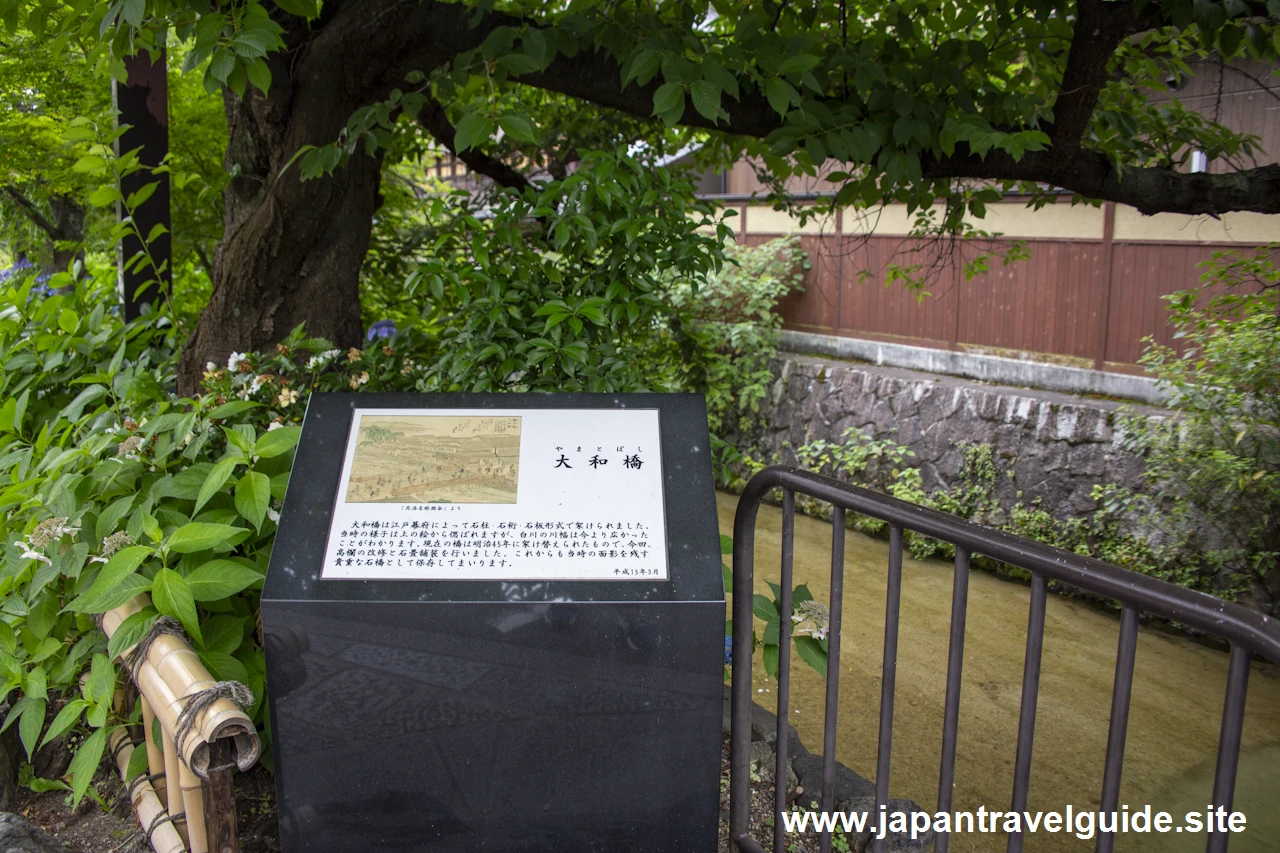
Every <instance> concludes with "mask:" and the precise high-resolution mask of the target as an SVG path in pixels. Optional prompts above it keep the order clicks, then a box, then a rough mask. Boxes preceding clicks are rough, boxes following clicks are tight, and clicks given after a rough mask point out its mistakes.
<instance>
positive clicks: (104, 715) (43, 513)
mask: <svg viewBox="0 0 1280 853" xmlns="http://www.w3.org/2000/svg"><path fill="white" fill-rule="evenodd" d="M100 280H103V281H105V280H107V279H106V276H105V274H104V275H103V276H102V277H101V279H100ZM52 284H54V285H55V286H59V285H61V286H69V285H74V291H73V292H71V293H68V294H65V295H54V296H51V297H49V298H47V299H42V298H33V296H32V294H31V292H30V291H31V287H30V285H29V284H28V285H26V286H23V287H21V288H9V289H7V290H6V291H5V292H4V293H3V297H2V298H3V299H4V301H5V303H6V304H8V305H10V306H12V307H11V308H10V309H9V310H8V311H7V312H6V313H5V316H4V317H3V318H2V319H0V349H2V350H3V351H5V352H7V353H8V356H7V359H6V361H5V362H4V365H3V368H4V369H3V372H2V373H0V472H3V473H4V475H5V483H4V488H3V491H0V508H3V510H4V514H5V521H4V560H3V567H2V569H0V596H3V604H2V605H0V610H2V611H3V614H2V618H0V667H3V673H4V677H5V685H4V696H5V698H6V699H12V695H13V693H14V691H18V692H19V693H20V697H19V698H17V699H16V700H15V701H12V703H11V706H10V710H9V714H8V717H7V718H6V720H5V726H6V727H7V726H9V725H13V724H14V723H15V722H17V724H18V726H19V733H20V736H21V740H22V743H23V746H24V747H25V749H26V751H27V753H28V755H31V754H32V753H33V752H34V750H35V749H36V748H37V746H38V745H40V744H42V743H44V742H48V741H49V740H51V739H52V738H54V737H56V736H58V735H60V734H63V733H65V732H67V731H68V730H70V729H71V728H72V727H74V726H76V725H79V724H80V723H79V718H80V716H81V714H84V715H85V721H86V723H87V724H88V726H89V727H90V728H91V729H92V730H93V733H92V734H91V735H90V736H89V738H88V739H87V740H86V741H85V745H84V746H82V747H81V751H82V752H84V751H85V750H88V752H84V757H83V758H80V757H77V763H76V764H73V765H72V786H73V788H74V794H75V796H76V798H77V799H78V798H79V797H80V796H83V795H84V793H85V790H86V786H87V785H88V780H89V779H90V778H91V776H92V772H93V769H94V768H96V766H97V760H98V758H100V757H101V749H102V747H103V744H104V743H105V737H106V730H107V728H109V727H110V726H112V725H116V724H118V723H119V722H120V721H118V720H114V719H112V718H111V715H110V714H109V713H108V709H109V706H110V701H111V698H112V693H111V691H110V690H106V686H107V685H109V684H114V682H115V680H116V673H115V668H114V666H113V665H112V663H111V661H112V660H114V658H115V657H116V655H117V654H118V653H119V651H120V650H121V649H124V648H127V647H128V646H130V645H132V644H133V643H134V642H136V641H137V640H138V639H139V638H140V637H142V636H143V635H144V634H145V633H146V632H147V631H148V630H149V629H150V627H151V625H152V624H153V623H154V622H155V620H156V619H157V618H158V617H159V616H161V615H165V616H171V617H173V618H175V619H177V620H178V621H179V622H181V623H182V625H183V627H184V628H185V629H186V632H187V634H188V635H189V637H190V638H191V640H192V643H193V646H194V648H195V650H196V651H197V653H198V654H199V655H200V657H201V659H202V660H203V661H204V663H205V665H206V666H207V667H208V668H209V670H210V672H211V673H213V674H214V675H215V676H216V677H218V678H219V679H222V680H234V681H240V682H242V683H244V684H245V685H246V686H248V687H249V688H250V690H251V691H252V692H253V695H254V703H253V705H252V706H251V707H250V708H247V709H246V710H247V711H249V712H250V714H251V715H252V716H253V718H254V720H255V722H256V723H258V724H259V726H260V727H261V724H262V723H263V721H264V710H263V709H264V705H263V699H264V693H265V690H264V688H265V685H264V676H263V659H262V648H261V638H260V637H259V636H258V635H257V628H256V614H257V607H258V590H259V589H260V586H261V582H262V578H263V575H264V573H265V571H266V567H267V561H268V558H269V556H270V552H271V545H272V542H273V540H274V536H275V521H276V519H277V518H278V517H279V516H278V510H279V506H280V501H281V500H282V498H283V496H284V489H285V485H286V483H287V481H288V477H289V467H290V464H291V461H292V455H293V447H294V444H295V443H296V442H297V439H298V433H299V427H298V426H297V424H298V423H299V422H300V420H301V417H302V413H303V411H304V410H305V407H306V401H307V396H308V395H309V393H310V392H311V391H312V390H313V389H323V390H338V389H347V390H350V389H351V388H353V387H355V388H360V389H362V390H363V389H368V390H384V389H393V388H396V389H404V388H410V387H412V386H413V384H414V383H415V382H416V381H417V376H416V375H415V374H414V371H415V364H414V362H413V360H412V359H410V358H407V357H405V355H404V353H406V352H407V348H408V347H410V346H412V343H413V341H412V338H411V337H405V336H402V337H400V338H397V339H392V340H390V341H382V342H379V344H378V345H376V346H372V347H370V348H369V349H368V350H365V351H360V350H351V351H344V352H338V351H336V350H332V349H331V348H330V347H329V345H328V343H327V342H325V341H322V340H308V339H306V338H304V337H303V335H302V333H301V331H300V330H299V331H296V332H295V333H294V334H293V335H292V336H291V337H290V338H289V340H287V341H286V342H284V343H283V344H281V345H280V346H279V347H278V348H277V350H276V351H275V352H273V353H271V354H270V355H256V354H249V355H244V354H234V355H233V356H232V357H231V359H230V361H229V364H228V365H221V366H219V365H211V366H210V368H211V369H210V370H209V372H208V373H207V374H206V377H205V379H206V384H207V388H206V391H207V393H204V394H202V395H201V396H199V397H197V398H194V399H179V398H177V397H176V396H175V395H174V394H173V392H172V390H171V389H172V387H173V367H174V362H175V358H174V356H175V354H176V348H175V347H174V336H173V329H172V326H171V325H170V324H169V322H168V318H167V316H165V315H163V314H160V315H148V316H145V317H143V318H142V319H141V320H138V321H135V322H133V323H130V324H125V323H123V322H121V321H120V320H119V319H118V317H117V316H116V310H117V309H116V308H115V307H114V306H111V304H110V303H111V302H112V301H113V300H114V298H115V295H114V293H113V292H111V290H110V289H109V288H106V287H102V286H99V285H95V284H92V283H91V282H89V281H87V280H84V281H80V282H72V281H71V280H70V276H69V275H66V274H63V275H62V276H60V277H56V278H55V280H54V281H53V282H52ZM398 347H400V349H398ZM141 592H149V593H150V594H151V598H152V601H153V605H152V606H151V607H148V608H146V609H145V610H143V611H142V612H141V613H139V614H136V615H135V616H132V617H130V618H129V619H128V620H127V621H126V622H125V623H124V625H122V626H121V628H120V629H119V631H117V633H116V634H115V635H114V636H113V637H112V642H111V643H110V645H108V644H107V642H106V639H105V637H104V636H103V634H102V632H101V631H100V630H99V628H98V626H97V623H96V621H95V616H97V615H99V614H101V613H103V612H105V611H106V610H109V609H112V608H114V607H117V606H119V605H120V604H123V603H124V602H125V601H127V600H129V599H131V598H133V597H134V596H136V595H137V594H138V593H141ZM88 665H92V669H93V673H94V677H93V679H92V680H91V681H90V682H89V683H88V684H86V685H85V686H84V687H80V686H79V684H78V681H77V679H78V677H79V675H80V672H81V671H82V670H83V669H84V668H85V667H86V666H88ZM104 691H106V692H104ZM77 692H79V697H78V698H75V697H76V694H77ZM59 702H65V704H64V705H63V709H64V712H63V713H60V714H59V715H58V716H57V718H56V719H55V720H54V722H53V723H52V724H51V725H50V727H49V728H48V729H47V730H46V729H45V728H44V723H45V716H46V707H47V705H48V704H49V703H55V704H56V703H59ZM42 733H43V737H41V735H42ZM99 733H101V734H99ZM265 734H266V733H265V732H264V735H265ZM95 752H96V753H97V754H96V755H94V754H93V753H95ZM266 755H267V757H268V760H269V752H268V753H266Z"/></svg>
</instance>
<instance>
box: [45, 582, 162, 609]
mask: <svg viewBox="0 0 1280 853" xmlns="http://www.w3.org/2000/svg"><path fill="white" fill-rule="evenodd" d="M149 589H151V581H149V580H147V579H146V578H144V577H142V575H127V576H125V578H124V579H123V580H121V581H120V582H119V583H118V584H116V586H115V587H113V588H111V589H108V590H105V591H103V592H102V593H101V594H99V595H94V596H92V597H90V596H89V594H88V593H86V594H85V595H82V596H80V597H79V598H77V599H76V600H75V601H73V602H71V603H70V604H68V605H67V606H66V607H64V608H63V609H64V610H67V611H69V612H71V613H106V612H107V611H108V610H114V609H115V608H117V607H119V606H120V605H121V604H124V603H125V602H126V601H128V600H129V599H131V598H133V597H134V596H136V595H139V594H141V593H144V592H146V591H147V590H149Z"/></svg>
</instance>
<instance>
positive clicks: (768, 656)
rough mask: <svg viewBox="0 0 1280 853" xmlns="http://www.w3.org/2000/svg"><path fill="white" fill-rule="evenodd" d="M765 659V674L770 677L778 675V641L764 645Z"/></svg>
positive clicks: (763, 655)
mask: <svg viewBox="0 0 1280 853" xmlns="http://www.w3.org/2000/svg"><path fill="white" fill-rule="evenodd" d="M762 657H763V660H764V672H765V675H767V676H769V677H770V678H777V677H778V646H777V644H776V643H774V644H771V645H767V646H765V647H764V652H763V654H762Z"/></svg>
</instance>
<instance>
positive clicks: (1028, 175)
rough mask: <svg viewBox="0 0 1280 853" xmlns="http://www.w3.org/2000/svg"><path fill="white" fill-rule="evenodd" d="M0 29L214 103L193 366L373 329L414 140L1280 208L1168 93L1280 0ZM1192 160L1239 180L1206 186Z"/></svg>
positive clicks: (290, 8)
mask: <svg viewBox="0 0 1280 853" xmlns="http://www.w3.org/2000/svg"><path fill="white" fill-rule="evenodd" d="M0 20H3V21H4V23H5V26H6V27H7V28H8V31H9V32H10V33H11V34H13V33H19V32H22V33H30V34H31V36H32V37H34V38H36V39H40V40H43V41H45V42H47V43H48V44H49V45H50V46H51V48H52V49H55V50H56V49H66V50H70V49H73V48H74V49H82V50H86V51H88V53H89V54H90V55H91V56H92V57H94V58H95V61H97V62H99V63H102V64H104V65H105V66H107V67H110V68H112V69H114V70H115V71H116V73H120V69H121V68H122V66H121V64H120V57H122V56H124V55H127V54H129V53H130V52H134V51H138V50H153V49H155V48H157V47H158V46H159V45H160V44H161V43H162V42H163V41H164V40H165V39H166V38H167V39H168V41H169V43H170V44H173V43H174V42H181V43H182V44H183V45H184V50H185V51H186V54H185V62H184V67H185V68H186V69H188V70H191V71H194V72H196V73H199V74H201V75H202V79H203V83H204V86H205V88H206V89H207V90H209V91H210V92H216V91H219V90H221V91H222V93H223V99H224V105H225V110H226V116H227V126H228V143H227V150H226V158H225V164H224V165H225V167H226V170H227V172H228V181H227V184H226V188H225V191H224V203H225V212H224V217H223V221H224V224H225V227H226V230H225V233H224V236H223V239H222V243H221V245H220V246H219V249H218V251H217V254H216V257H215V258H214V261H213V264H214V267H215V269H214V288H213V295H212V301H211V303H210V306H209V308H207V309H206V311H205V319H202V321H201V323H200V326H199V328H198V329H197V332H196V336H195V339H194V340H193V342H192V345H191V346H190V347H189V349H190V350H191V353H192V355H191V358H190V359H189V360H188V362H187V363H186V365H185V371H184V372H185V373H186V374H187V375H192V373H193V371H195V370H196V369H197V368H198V366H199V365H201V364H203V362H204V360H205V359H206V358H221V357H224V356H225V354H226V353H227V352H229V351H231V350H234V349H246V348H252V347H256V346H261V345H264V344H267V343H270V342H272V341H274V340H278V339H279V338H280V337H282V336H283V335H285V334H287V332H288V330H289V329H290V328H291V327H292V325H293V324H294V323H296V322H297V321H304V320H305V321H306V322H307V323H308V326H309V328H311V329H312V331H314V332H316V333H320V334H324V335H326V336H328V337H330V338H333V339H334V340H336V341H338V342H339V343H344V344H345V343H348V342H351V341H352V340H353V338H355V337H356V336H358V334H359V331H360V330H359V312H358V307H357V308H356V309H355V310H354V311H353V310H352V308H351V305H353V304H355V305H357V306H358V293H357V292H356V290H355V278H356V276H357V274H358V272H359V269H360V263H361V259H362V258H363V256H364V253H365V251H366V248H367V246H368V243H369V234H370V227H371V226H370V221H371V220H372V218H373V216H374V212H375V211H376V210H377V208H378V205H379V203H380V195H379V174H380V171H381V169H382V167H383V166H384V164H386V163H388V162H390V161H392V160H394V159H395V158H396V156H397V152H398V151H400V150H402V149H403V139H404V135H405V133H406V129H411V130H412V131H413V132H415V133H423V132H425V134H427V135H428V137H429V138H432V139H434V140H435V141H436V142H437V143H438V144H439V145H441V146H444V147H446V148H448V149H450V150H453V151H456V152H458V154H459V155H460V156H461V157H462V159H463V160H464V161H465V162H466V163H467V165H468V166H469V167H470V168H472V169H473V170H475V171H477V172H479V173H482V174H484V175H487V176H489V177H490V178H492V179H493V180H494V181H495V182H496V183H497V184H498V185H500V186H505V187H511V188H514V189H515V190H516V191H523V190H526V189H529V187H528V183H529V175H528V173H529V170H530V168H531V167H536V168H539V169H542V170H544V171H546V172H547V173H549V174H551V175H553V176H554V175H557V174H563V172H564V170H565V169H566V168H567V167H568V166H569V165H570V164H571V163H573V162H575V161H576V160H578V159H580V158H581V156H582V155H583V154H584V153H585V152H586V151H588V150H590V149H592V148H596V147H608V146H618V145H634V144H635V143H636V142H637V141H638V140H642V141H643V142H644V145H645V146H647V147H650V148H660V147H662V146H664V145H665V146H668V147H671V146H673V145H675V144H677V143H678V142H679V141H689V140H692V139H697V140H698V141H700V142H701V143H702V144H703V148H702V152H701V155H700V156H701V157H703V158H704V160H705V161H707V162H719V163H725V162H729V161H731V160H737V159H741V158H744V157H745V158H748V159H749V161H750V162H751V163H753V164H755V165H756V167H757V169H758V171H759V172H760V173H761V175H762V176H763V177H765V178H766V180H768V181H769V182H771V183H772V184H773V185H775V186H777V187H781V186H782V183H783V182H784V181H786V179H788V178H789V177H792V176H795V175H808V176H816V177H822V178H825V179H826V180H828V181H829V182H830V186H831V189H832V192H831V194H830V196H829V197H828V198H825V199H823V200H822V202H821V203H822V204H826V205H832V206H875V205H879V204H884V203H890V202H893V203H905V204H907V205H908V206H909V207H910V208H912V209H913V210H917V209H936V210H940V211H942V215H941V216H939V217H937V222H938V223H939V227H941V228H952V229H954V228H958V227H960V225H961V223H962V221H963V220H964V217H965V216H966V214H969V215H976V216H979V217H980V216H981V215H982V212H983V210H984V205H985V204H987V203H989V202H990V201H992V200H994V199H996V198H999V197H1000V193H1001V192H1002V191H1004V190H1009V189H1015V188H1016V189H1021V190H1023V191H1026V192H1030V193H1031V194H1032V197H1033V203H1043V202H1044V201H1047V200H1048V193H1050V192H1054V193H1056V192H1057V191H1058V190H1059V189H1065V190H1067V191H1070V192H1072V193H1075V194H1076V195H1077V196H1078V197H1079V198H1081V199H1087V200H1092V201H1097V200H1109V201H1115V202H1120V203H1124V204H1129V205H1132V206H1133V207H1135V208H1137V209H1138V210H1141V211H1143V212H1144V213H1158V212H1174V213H1183V214H1210V215H1220V214H1223V213H1226V212H1229V211H1256V212H1262V213H1277V212H1280V165H1274V164H1271V165H1256V162H1255V161H1254V159H1253V158H1254V157H1255V155H1257V154H1259V153H1261V152H1259V151H1258V150H1257V145H1258V140H1256V139H1255V138H1251V137H1249V136H1247V135H1244V134H1242V133H1239V132H1236V131H1233V130H1231V129H1229V128H1226V127H1223V126H1222V125H1220V124H1218V123H1216V122H1214V121H1212V120H1210V119H1208V118H1206V117H1204V116H1202V115H1200V114H1198V113H1196V112H1194V111H1192V110H1189V109H1186V108H1184V107H1183V106H1182V105H1181V104H1180V103H1179V102H1178V101H1177V99H1176V97H1175V98H1173V99H1168V98H1157V97H1155V96H1156V95H1158V94H1160V93H1163V92H1165V91H1167V89H1168V88H1169V87H1170V85H1171V84H1173V85H1174V86H1176V84H1177V83H1178V81H1180V80H1181V79H1183V78H1185V77H1186V75H1188V74H1189V73H1190V64H1191V63H1192V62H1194V61H1196V60H1198V59H1201V58H1205V57H1213V58H1215V59H1218V60H1219V61H1221V62H1231V61H1234V60H1237V59H1245V58H1248V59H1259V60H1263V61H1264V62H1269V63H1270V62H1274V61H1275V59H1276V58H1277V54H1278V53H1280V27H1278V26H1277V23H1278V22H1280V0H1266V2H1262V0H1220V2H1215V0H1133V2H1130V0H1075V1H1074V2H1055V0H998V2H994V3H989V4H976V3H970V2H956V0H859V1H858V2H850V0H813V1H812V2H801V3H795V2H786V0H782V2H772V0H769V1H768V2H750V1H744V0H738V2H732V0H694V1H693V2H645V1H644V0H641V2H635V3H616V2H612V0H568V2H556V3H543V2H529V0H510V2H495V0H483V2H439V0H414V2H403V0H361V2H354V1H353V0H326V2H323V3H320V2H316V0H277V2H275V3H268V2H259V0H237V2H232V3H212V2H208V0H114V2H111V3H92V2H88V0H0ZM538 93H541V94H538ZM1193 151H1202V152H1204V153H1205V154H1206V155H1207V156H1208V157H1209V158H1210V159H1211V160H1212V159H1221V160H1222V161H1223V162H1228V163H1231V164H1234V165H1235V166H1237V167H1238V168H1234V169H1232V170H1228V171H1225V172H1216V171H1215V172H1212V173H1211V172H1201V173H1191V172H1190V171H1189V170H1188V169H1186V167H1185V164H1186V161H1187V160H1188V158H1189V157H1190V156H1191V154H1192V152H1193Z"/></svg>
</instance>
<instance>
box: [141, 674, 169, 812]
mask: <svg viewBox="0 0 1280 853" xmlns="http://www.w3.org/2000/svg"><path fill="white" fill-rule="evenodd" d="M138 704H139V705H141V706H142V728H143V729H144V730H145V732H146V734H145V735H144V736H143V741H142V742H143V743H144V744H145V745H146V749H147V773H149V774H150V775H152V776H155V777H157V778H156V780H155V782H153V783H152V787H154V788H155V789H156V796H158V797H159V798H160V799H161V800H164V799H165V784H166V779H165V776H164V750H163V749H161V748H160V744H158V743H156V742H155V741H154V739H153V738H152V732H153V731H155V722H154V721H155V718H156V715H155V713H154V712H153V711H152V710H151V703H150V702H148V701H147V697H146V696H144V695H143V693H142V691H141V690H139V691H138Z"/></svg>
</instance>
